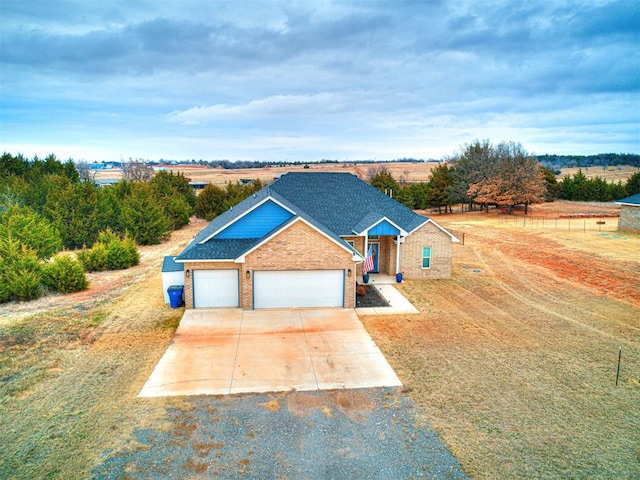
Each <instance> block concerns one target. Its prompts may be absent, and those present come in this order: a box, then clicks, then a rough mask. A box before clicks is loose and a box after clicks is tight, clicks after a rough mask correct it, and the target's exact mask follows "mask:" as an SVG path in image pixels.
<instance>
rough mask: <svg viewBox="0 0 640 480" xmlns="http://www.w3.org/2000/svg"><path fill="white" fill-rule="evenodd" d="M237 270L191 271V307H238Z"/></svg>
mask: <svg viewBox="0 0 640 480" xmlns="http://www.w3.org/2000/svg"><path fill="white" fill-rule="evenodd" d="M239 305H240V302H239V296H238V270H193V306H194V308H204V307H238V306H239Z"/></svg>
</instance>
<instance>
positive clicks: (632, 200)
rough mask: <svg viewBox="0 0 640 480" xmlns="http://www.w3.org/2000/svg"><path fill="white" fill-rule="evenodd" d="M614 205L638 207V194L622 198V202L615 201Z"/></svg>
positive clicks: (639, 205) (639, 197) (639, 203)
mask: <svg viewBox="0 0 640 480" xmlns="http://www.w3.org/2000/svg"><path fill="white" fill-rule="evenodd" d="M616 204H618V205H630V206H632V207H640V193H636V194H635V195H631V196H630V197H627V198H623V199H622V200H617V201H616Z"/></svg>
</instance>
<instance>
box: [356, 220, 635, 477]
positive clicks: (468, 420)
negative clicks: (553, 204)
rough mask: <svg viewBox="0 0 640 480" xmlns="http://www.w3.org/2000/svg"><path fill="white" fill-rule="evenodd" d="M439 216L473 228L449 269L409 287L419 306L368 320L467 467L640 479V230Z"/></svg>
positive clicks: (495, 472)
mask: <svg viewBox="0 0 640 480" xmlns="http://www.w3.org/2000/svg"><path fill="white" fill-rule="evenodd" d="M438 221H439V222H440V223H442V224H443V225H445V226H450V227H451V228H452V229H454V230H457V231H464V232H465V245H464V246H462V245H460V246H457V247H456V248H455V251H454V259H455V260H454V275H453V278H452V279H451V280H450V281H424V282H411V281H408V282H406V283H403V284H402V285H401V286H400V288H401V289H402V291H403V293H404V294H405V295H406V296H407V297H409V298H411V299H412V300H413V301H414V304H415V305H416V306H417V307H418V308H419V309H420V310H421V312H422V313H421V315H417V316H406V317H395V318H393V319H391V318H383V317H366V318H364V319H363V322H364V323H365V326H366V327H367V330H368V331H369V332H370V333H371V334H372V336H373V338H374V340H375V341H376V343H377V344H378V345H380V348H381V349H382V351H383V353H384V354H385V356H386V357H387V359H388V360H389V362H390V363H391V365H392V366H393V367H394V369H395V370H396V373H397V374H398V376H399V377H400V379H401V381H402V382H403V383H404V384H405V385H406V386H407V389H408V390H409V395H410V396H411V397H412V398H413V399H414V400H415V401H416V402H417V403H418V404H419V405H420V406H421V407H422V408H423V409H424V411H425V415H426V416H427V418H428V419H429V420H431V421H434V422H435V427H436V428H437V430H438V431H439V432H440V433H441V434H442V435H443V437H444V439H445V441H446V442H447V443H448V445H449V446H450V447H451V448H452V450H453V452H454V454H455V455H456V456H457V457H458V458H459V459H460V460H461V463H462V465H463V467H464V468H465V470H466V471H467V472H468V473H470V474H471V475H472V476H473V477H474V478H566V477H572V478H633V477H637V476H638V475H640V463H638V461H637V446H638V436H637V432H638V431H640V423H638V422H639V420H638V419H639V418H640V265H639V263H638V258H640V257H639V256H638V253H639V252H640V238H639V237H637V236H636V237H632V236H628V237H627V240H625V241H624V242H623V241H622V240H620V241H618V242H617V243H614V242H616V240H613V239H611V238H604V237H601V236H599V235H598V233H597V232H591V233H589V232H587V233H586V234H584V233H582V232H579V233H578V232H575V233H574V234H573V236H571V235H567V234H566V233H564V232H556V231H545V230H542V229H540V230H537V231H531V230H526V229H523V228H516V227H512V226H504V225H500V224H499V222H498V221H497V220H496V219H493V218H491V217H488V216H486V215H485V216H480V215H476V216H474V215H471V216H459V215H453V216H447V217H445V216H442V217H439V218H438ZM594 245H595V246H594ZM598 245H600V246H602V245H609V246H611V245H614V247H610V248H615V249H616V250H615V252H607V251H604V250H603V251H601V253H596V252H597V251H598V248H597V247H598ZM618 246H619V248H618ZM619 348H622V350H623V363H622V368H621V375H620V382H619V385H618V387H616V386H615V376H616V362H617V357H618V349H619Z"/></svg>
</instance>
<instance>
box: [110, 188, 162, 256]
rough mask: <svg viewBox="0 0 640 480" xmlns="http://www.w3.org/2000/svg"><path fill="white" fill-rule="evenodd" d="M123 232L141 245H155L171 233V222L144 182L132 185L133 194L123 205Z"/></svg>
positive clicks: (126, 198) (121, 225)
mask: <svg viewBox="0 0 640 480" xmlns="http://www.w3.org/2000/svg"><path fill="white" fill-rule="evenodd" d="M120 227H121V231H124V232H128V233H129V234H130V235H131V237H132V238H133V239H134V240H135V241H136V242H137V243H138V244H140V245H154V244H157V243H160V242H161V241H162V240H164V239H166V238H167V237H168V236H169V234H170V233H171V220H170V219H169V218H167V217H166V215H165V213H164V209H163V208H162V205H160V204H159V203H158V201H157V200H156V199H155V197H154V195H153V191H152V189H151V187H150V186H149V185H148V184H146V183H144V182H134V183H132V184H131V194H130V195H129V196H127V197H125V198H124V199H123V201H122V204H121V214H120Z"/></svg>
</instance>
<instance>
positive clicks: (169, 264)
mask: <svg viewBox="0 0 640 480" xmlns="http://www.w3.org/2000/svg"><path fill="white" fill-rule="evenodd" d="M175 259H176V257H175V256H170V257H164V259H163V260H162V271H163V272H182V271H183V270H184V265H183V264H182V263H176V262H175Z"/></svg>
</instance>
